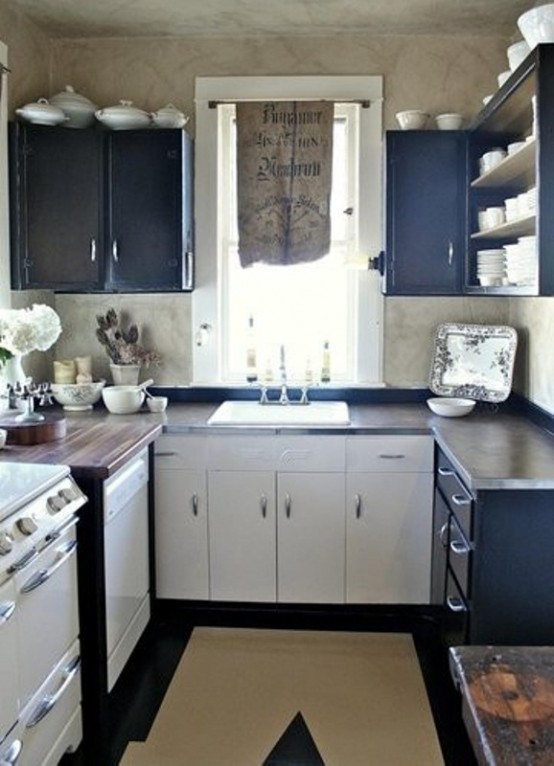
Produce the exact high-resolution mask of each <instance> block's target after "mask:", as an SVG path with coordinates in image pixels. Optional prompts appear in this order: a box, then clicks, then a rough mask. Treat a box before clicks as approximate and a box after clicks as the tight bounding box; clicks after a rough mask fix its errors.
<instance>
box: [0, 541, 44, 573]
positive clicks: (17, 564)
mask: <svg viewBox="0 0 554 766" xmlns="http://www.w3.org/2000/svg"><path fill="white" fill-rule="evenodd" d="M38 554H39V551H38V549H37V548H36V547H35V546H33V547H32V548H31V550H30V551H27V553H26V554H25V555H24V556H22V557H21V558H20V559H19V561H14V563H13V564H12V565H11V566H10V567H8V570H7V571H8V574H10V575H11V574H15V572H19V571H20V570H21V569H25V567H26V566H27V564H30V563H31V561H33V559H36V557H37V556H38Z"/></svg>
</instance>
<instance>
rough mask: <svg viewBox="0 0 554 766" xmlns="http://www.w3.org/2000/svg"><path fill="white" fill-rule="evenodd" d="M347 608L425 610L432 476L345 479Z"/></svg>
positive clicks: (378, 475)
mask: <svg viewBox="0 0 554 766" xmlns="http://www.w3.org/2000/svg"><path fill="white" fill-rule="evenodd" d="M346 482H347V492H346V497H347V502H346V509H347V511H346V600H347V602H348V603H386V604H428V603H429V589H430V576H431V536H432V513H433V510H432V509H433V496H432V495H433V474H431V473H404V474H402V473H401V474H393V473H368V474H364V473H350V474H347V478H346Z"/></svg>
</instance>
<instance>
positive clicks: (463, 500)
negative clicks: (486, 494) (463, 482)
mask: <svg viewBox="0 0 554 766" xmlns="http://www.w3.org/2000/svg"><path fill="white" fill-rule="evenodd" d="M452 502H453V503H454V505H471V500H470V498H469V497H466V496H465V495H452Z"/></svg>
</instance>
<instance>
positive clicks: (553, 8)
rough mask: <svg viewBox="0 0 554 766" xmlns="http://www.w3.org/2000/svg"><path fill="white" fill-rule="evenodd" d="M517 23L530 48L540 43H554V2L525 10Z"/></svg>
mask: <svg viewBox="0 0 554 766" xmlns="http://www.w3.org/2000/svg"><path fill="white" fill-rule="evenodd" d="M517 25H518V27H519V30H520V32H521V34H522V35H523V37H524V38H525V42H526V43H527V45H528V46H529V48H530V50H533V48H535V47H536V46H537V45H538V44H539V43H554V3H547V4H546V5H539V6H538V8H531V9H530V10H528V11H525V13H522V14H521V16H520V17H519V19H518V20H517Z"/></svg>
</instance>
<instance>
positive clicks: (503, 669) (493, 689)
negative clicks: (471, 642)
mask: <svg viewBox="0 0 554 766" xmlns="http://www.w3.org/2000/svg"><path fill="white" fill-rule="evenodd" d="M450 668H451V672H452V676H453V678H454V681H455V683H456V685H457V686H458V687H459V689H460V692H461V694H462V700H463V701H462V715H463V717H464V722H465V725H466V728H467V730H468V734H469V738H470V740H471V742H472V745H473V748H474V750H475V754H476V757H477V760H478V762H479V763H480V764H495V765H496V766H552V764H554V646H531V647H528V646H510V647H504V646H462V647H453V648H451V649H450Z"/></svg>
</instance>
